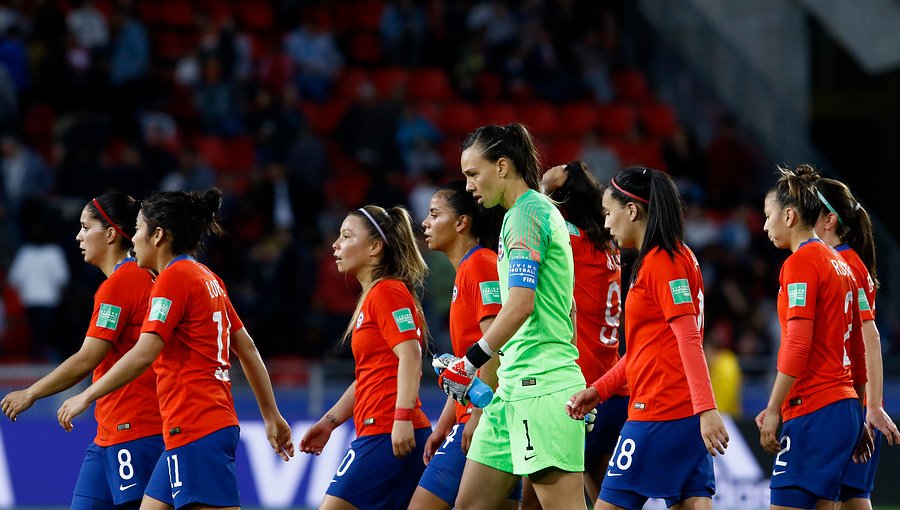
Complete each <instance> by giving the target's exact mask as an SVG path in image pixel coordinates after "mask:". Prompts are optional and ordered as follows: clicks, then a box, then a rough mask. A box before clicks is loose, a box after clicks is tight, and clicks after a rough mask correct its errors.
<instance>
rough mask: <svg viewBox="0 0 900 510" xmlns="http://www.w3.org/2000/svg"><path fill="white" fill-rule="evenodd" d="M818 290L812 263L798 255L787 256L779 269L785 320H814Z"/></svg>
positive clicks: (817, 279)
mask: <svg viewBox="0 0 900 510" xmlns="http://www.w3.org/2000/svg"><path fill="white" fill-rule="evenodd" d="M818 290H819V275H818V273H817V272H816V270H815V268H814V264H812V263H810V262H806V261H804V259H803V258H800V257H796V256H791V257H788V259H787V260H786V261H785V262H784V267H783V268H782V271H781V288H780V292H783V293H784V296H786V297H787V308H786V315H785V320H791V319H796V318H801V319H809V320H815V318H816V296H817V295H818Z"/></svg>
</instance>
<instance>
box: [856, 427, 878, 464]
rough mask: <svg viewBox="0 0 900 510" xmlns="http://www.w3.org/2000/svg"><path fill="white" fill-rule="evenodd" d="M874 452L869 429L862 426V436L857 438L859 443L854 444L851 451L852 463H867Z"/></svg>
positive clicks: (873, 443)
mask: <svg viewBox="0 0 900 510" xmlns="http://www.w3.org/2000/svg"><path fill="white" fill-rule="evenodd" d="M874 451H875V441H874V440H873V436H872V431H871V429H869V426H868V425H863V428H862V435H861V436H860V437H859V442H858V443H856V447H855V448H854V449H853V462H855V463H857V464H863V463H865V462H869V459H871V458H872V453H873V452H874Z"/></svg>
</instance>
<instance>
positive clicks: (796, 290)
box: [787, 282, 806, 308]
mask: <svg viewBox="0 0 900 510" xmlns="http://www.w3.org/2000/svg"><path fill="white" fill-rule="evenodd" d="M787 290H788V308H794V307H795V306H806V283H805V282H804V283H789V284H788V286H787Z"/></svg>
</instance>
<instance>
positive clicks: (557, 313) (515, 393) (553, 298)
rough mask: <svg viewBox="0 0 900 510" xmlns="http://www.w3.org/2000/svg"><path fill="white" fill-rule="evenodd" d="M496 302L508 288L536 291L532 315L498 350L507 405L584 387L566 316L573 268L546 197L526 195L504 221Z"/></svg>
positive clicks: (560, 223) (558, 217)
mask: <svg viewBox="0 0 900 510" xmlns="http://www.w3.org/2000/svg"><path fill="white" fill-rule="evenodd" d="M497 272H498V273H499V277H500V298H501V300H502V301H503V303H504V304H505V303H506V301H507V300H508V299H509V289H510V287H525V288H530V289H533V290H534V291H535V294H534V311H532V312H531V315H530V316H529V317H528V318H527V319H526V320H525V323H524V324H522V326H521V327H520V328H519V330H518V331H516V333H515V334H514V335H513V336H512V338H510V339H509V341H508V342H507V343H506V345H504V346H503V347H501V348H500V351H499V354H500V368H499V370H498V371H497V375H498V377H499V380H500V385H499V387H498V388H497V393H498V394H499V396H500V397H501V398H503V399H504V400H507V401H513V400H521V399H524V398H531V397H537V396H540V395H546V394H548V393H552V392H554V391H559V390H563V389H565V388H571V387H573V386H579V385H580V386H582V387H583V386H584V376H582V374H581V369H580V368H579V367H578V364H577V363H576V360H577V359H578V349H577V348H576V347H575V345H574V344H572V336H573V328H572V320H571V318H570V317H569V313H570V311H571V309H572V292H573V288H574V284H575V265H574V262H573V261H572V245H571V244H570V241H569V230H568V228H567V227H566V222H565V220H564V219H563V217H562V214H560V213H559V211H558V210H557V209H556V206H554V205H553V203H552V202H551V201H550V199H548V198H547V197H545V196H544V195H542V194H540V193H538V192H536V191H534V190H529V191H527V192H526V193H524V194H523V195H522V196H520V197H519V198H518V200H516V203H515V204H513V206H512V207H511V208H510V209H509V211H507V212H506V215H505V216H504V217H503V227H502V229H501V231H500V246H499V249H498V253H497Z"/></svg>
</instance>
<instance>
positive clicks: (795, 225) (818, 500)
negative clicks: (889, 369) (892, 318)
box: [756, 165, 868, 509]
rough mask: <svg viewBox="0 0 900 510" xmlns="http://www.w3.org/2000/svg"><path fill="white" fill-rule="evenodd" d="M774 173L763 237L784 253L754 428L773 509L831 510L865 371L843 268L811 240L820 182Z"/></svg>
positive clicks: (858, 422) (810, 172) (849, 280)
mask: <svg viewBox="0 0 900 510" xmlns="http://www.w3.org/2000/svg"><path fill="white" fill-rule="evenodd" d="M779 170H780V173H781V176H780V178H779V179H778V182H777V183H776V184H775V187H774V188H773V189H772V190H771V191H769V193H768V194H767V195H766V199H765V205H764V207H765V209H764V211H765V215H766V223H765V225H764V227H763V228H764V229H765V231H766V233H767V234H768V235H769V239H770V240H771V241H772V244H774V245H775V247H777V248H784V249H789V250H791V252H792V254H791V255H790V256H789V257H788V258H787V260H785V261H784V264H783V265H782V266H781V275H780V276H779V289H778V318H779V320H780V322H781V336H782V339H781V347H780V348H779V349H778V373H777V375H776V376H775V384H774V387H773V388H772V393H771V395H770V396H769V404H768V406H766V408H765V409H763V410H762V411H761V412H760V413H759V415H757V417H756V424H757V426H759V434H760V443H761V444H762V446H763V448H764V449H765V450H766V451H768V452H770V453H775V454H777V456H776V457H775V465H774V467H773V470H772V481H771V484H770V487H771V489H772V495H771V504H772V508H801V509H811V508H818V506H817V505H821V506H824V507H827V508H832V506H831V505H832V501H836V500H837V499H838V497H839V495H840V490H841V481H842V477H843V474H844V471H845V470H846V469H847V466H848V464H849V463H850V462H851V457H852V456H853V454H854V447H855V446H856V445H857V441H858V440H859V439H860V432H861V431H862V430H863V428H862V424H863V418H862V408H861V406H860V403H861V397H862V395H863V388H864V385H865V382H866V362H865V347H864V345H863V338H862V334H861V331H860V330H861V326H862V324H861V322H860V314H859V306H858V304H857V286H856V284H855V282H854V279H853V273H852V270H851V269H850V267H848V266H847V264H846V263H845V262H844V261H843V259H842V258H841V257H840V256H839V255H838V254H837V253H836V252H835V251H834V250H833V249H831V248H830V247H828V246H826V245H825V243H823V242H822V240H821V239H819V238H818V237H816V232H815V230H814V227H815V224H816V222H817V221H818V219H819V213H820V211H821V209H822V202H821V201H820V199H819V197H818V196H817V193H816V188H815V184H816V181H817V180H818V179H819V175H818V173H817V172H816V171H815V169H813V168H812V167H811V166H809V165H801V166H799V167H797V168H796V169H794V170H790V169H786V168H781V169H779ZM854 387H856V389H854ZM782 420H783V421H784V425H783V426H782V430H781V434H782V436H781V439H780V440H779V439H778V435H777V434H778V426H779V422H780V421H782ZM866 437H868V435H866Z"/></svg>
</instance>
